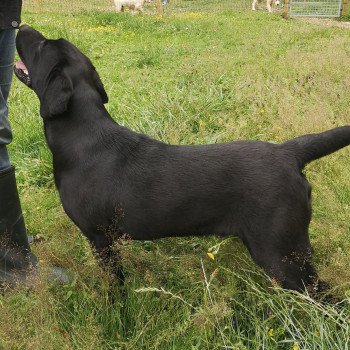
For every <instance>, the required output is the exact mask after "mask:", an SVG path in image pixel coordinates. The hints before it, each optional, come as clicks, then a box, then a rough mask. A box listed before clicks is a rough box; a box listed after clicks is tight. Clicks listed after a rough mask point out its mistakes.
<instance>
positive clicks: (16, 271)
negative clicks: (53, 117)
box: [0, 29, 37, 283]
mask: <svg viewBox="0 0 350 350" xmlns="http://www.w3.org/2000/svg"><path fill="white" fill-rule="evenodd" d="M15 37H16V33H15V30H14V29H9V30H2V31H0V198H1V200H0V281H1V282H3V283H4V282H5V283H12V282H13V281H14V280H15V279H18V277H19V278H20V279H23V278H25V277H26V274H27V271H28V269H29V268H30V267H31V266H33V265H36V260H37V259H36V257H35V256H34V255H33V254H32V253H31V252H30V248H29V244H28V238H27V232H26V227H25V224H24V219H23V216H22V210H21V204H20V200H19V196H18V191H17V185H16V178H15V170H14V168H13V167H12V166H11V164H10V160H9V156H8V152H7V149H6V145H8V144H9V143H10V142H11V141H12V132H11V128H10V124H9V121H8V107H7V99H8V96H9V92H10V87H11V81H12V74H13V61H14V54H15Z"/></svg>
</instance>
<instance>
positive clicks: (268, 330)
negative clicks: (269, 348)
mask: <svg viewBox="0 0 350 350" xmlns="http://www.w3.org/2000/svg"><path fill="white" fill-rule="evenodd" d="M266 331H267V335H268V336H269V337H270V338H272V337H273V328H270V327H268V326H266Z"/></svg>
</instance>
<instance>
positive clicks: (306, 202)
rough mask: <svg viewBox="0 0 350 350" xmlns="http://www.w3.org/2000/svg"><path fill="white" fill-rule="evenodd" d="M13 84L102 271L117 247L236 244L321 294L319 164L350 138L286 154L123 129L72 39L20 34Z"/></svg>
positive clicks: (307, 139) (253, 145)
mask: <svg viewBox="0 0 350 350" xmlns="http://www.w3.org/2000/svg"><path fill="white" fill-rule="evenodd" d="M17 50H18V53H19V56H20V58H21V60H22V61H20V62H18V63H17V64H16V66H15V73H16V75H17V77H18V78H19V79H20V80H21V81H22V82H24V83H25V84H26V85H27V86H29V87H30V88H31V89H33V90H34V91H35V93H36V94H37V96H38V97H39V99H40V114H41V116H42V118H43V121H44V129H45V136H46V140H47V143H48V146H49V148H50V150H51V152H52V155H53V166H54V176H55V182H56V186H57V189H58V191H59V194H60V197H61V200H62V204H63V207H64V210H65V211H66V213H67V215H68V216H69V217H70V218H71V219H72V220H73V222H74V223H75V224H76V225H77V226H78V227H79V228H80V229H81V231H82V232H83V233H84V234H85V235H86V237H87V238H88V239H89V240H90V242H91V244H92V245H93V246H94V247H95V249H96V251H97V252H98V253H100V254H101V256H102V257H103V259H104V260H105V261H107V260H109V259H111V258H113V259H116V258H117V257H114V254H115V252H114V251H113V249H112V248H111V247H112V243H113V239H115V238H118V237H120V236H121V235H123V234H126V235H128V236H129V237H131V238H132V239H135V240H152V239H157V238H161V237H170V236H187V235H200V236H204V235H209V234H217V235H222V236H228V235H236V236H238V237H240V238H241V239H242V241H243V242H244V244H245V245H246V247H247V248H248V250H249V252H250V254H251V256H252V257H253V259H254V261H255V262H256V263H257V264H258V265H260V266H261V267H263V268H264V269H265V271H266V272H267V273H268V274H269V275H270V276H272V277H274V278H275V279H276V280H277V281H279V283H280V284H281V285H282V286H283V287H284V288H288V289H293V290H298V291H302V290H304V288H305V287H310V289H312V290H317V289H320V286H321V285H323V283H321V282H320V281H318V278H317V274H316V272H315V269H314V267H313V265H312V262H311V256H312V247H311V245H310V241H309V236H308V226H309V223H310V218H311V187H310V185H309V183H308V181H307V180H306V178H305V176H304V175H303V173H302V169H303V168H304V166H305V165H306V164H307V163H309V162H311V161H312V160H314V159H317V158H320V157H323V156H325V155H327V154H330V153H332V152H335V151H337V150H338V149H340V148H342V147H345V146H347V145H349V144H350V126H343V127H339V128H336V129H333V130H330V131H326V132H324V133H321V134H312V135H305V136H301V137H298V138H295V139H293V140H289V141H287V142H285V143H282V144H271V143H267V142H256V141H237V142H230V143H223V144H213V145H199V146H177V145H169V144H165V143H163V142H160V141H156V140H153V139H151V138H149V137H147V136H146V135H143V134H138V133H136V132H133V131H131V130H128V129H127V128H125V127H123V126H121V125H118V124H117V123H116V122H115V121H114V120H113V119H112V118H111V116H110V115H109V114H108V112H107V110H106V109H105V107H104V104H105V103H106V102H107V101H108V97H107V94H106V92H105V90H104V87H103V84H102V82H101V80H100V78H99V76H98V74H97V72H96V70H95V68H94V66H93V65H92V63H91V61H90V60H89V59H88V58H87V57H86V56H85V55H84V54H82V53H81V52H80V51H79V50H78V49H77V48H76V47H75V46H74V45H72V44H71V43H69V42H68V41H66V40H64V39H58V40H49V39H46V38H45V37H44V36H43V35H42V34H41V33H39V32H38V31H36V30H34V29H32V28H31V27H29V26H27V25H23V26H21V27H20V29H19V33H18V36H17Z"/></svg>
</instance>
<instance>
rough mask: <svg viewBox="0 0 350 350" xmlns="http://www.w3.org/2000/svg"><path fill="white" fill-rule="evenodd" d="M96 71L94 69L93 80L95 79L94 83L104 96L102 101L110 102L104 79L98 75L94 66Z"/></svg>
mask: <svg viewBox="0 0 350 350" xmlns="http://www.w3.org/2000/svg"><path fill="white" fill-rule="evenodd" d="M93 69H94V71H93V74H92V80H93V83H94V85H95V87H96V89H97V91H98V93H99V94H100V96H101V98H102V102H103V103H107V102H108V96H107V93H106V90H105V88H104V86H103V84H102V81H101V79H100V76H99V75H98V73H97V71H96V69H95V67H93Z"/></svg>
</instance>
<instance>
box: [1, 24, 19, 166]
mask: <svg viewBox="0 0 350 350" xmlns="http://www.w3.org/2000/svg"><path fill="white" fill-rule="evenodd" d="M15 37H16V32H15V30H14V29H8V30H1V31H0V170H1V169H6V168H9V167H10V161H9V157H8V153H7V150H6V145H8V144H9V143H10V142H11V140H12V133H11V128H10V124H9V121H8V108H7V98H8V95H9V92H10V87H11V81H12V74H13V60H14V55H15Z"/></svg>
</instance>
